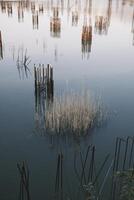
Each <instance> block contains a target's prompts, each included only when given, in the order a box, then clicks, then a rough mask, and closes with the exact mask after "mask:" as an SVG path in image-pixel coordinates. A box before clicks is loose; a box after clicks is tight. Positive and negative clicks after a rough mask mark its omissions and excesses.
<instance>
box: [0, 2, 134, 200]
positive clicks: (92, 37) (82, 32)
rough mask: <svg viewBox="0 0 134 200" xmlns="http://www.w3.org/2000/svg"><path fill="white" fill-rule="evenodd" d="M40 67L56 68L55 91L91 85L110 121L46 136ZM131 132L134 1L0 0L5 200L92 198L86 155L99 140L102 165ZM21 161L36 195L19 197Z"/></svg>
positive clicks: (0, 144)
mask: <svg viewBox="0 0 134 200" xmlns="http://www.w3.org/2000/svg"><path fill="white" fill-rule="evenodd" d="M24 62H25V64H24ZM42 64H43V65H44V66H45V67H46V66H47V64H51V66H52V67H53V82H54V86H53V87H54V88H53V90H54V91H53V92H52V93H54V96H55V95H58V94H59V93H62V92H63V93H66V92H67V91H68V90H71V91H81V90H85V89H86V90H89V91H90V93H91V96H93V98H95V99H98V98H99V99H101V100H100V101H101V104H103V107H104V110H105V112H107V117H106V120H105V122H103V123H102V124H101V125H100V126H99V127H98V126H97V127H94V128H92V129H91V130H90V131H89V133H88V134H87V135H86V136H84V135H81V136H72V135H71V134H68V135H67V134H65V135H57V134H53V135H49V134H46V133H45V131H44V130H43V128H42V124H41V123H42V120H43V119H44V116H43V114H42V109H44V108H42V102H36V95H35V88H34V85H35V82H34V66H40V65H42ZM44 101H45V100H44ZM37 104H38V105H37ZM37 107H38V109H37ZM133 135H134V1H133V0H44V1H40V0H37V1H31V0H27V1H17V0H16V1H10V0H9V1H4V0H3V1H0V199H1V200H17V199H20V200H22V199H27V200H29V199H32V200H37V199H38V200H42V199H46V200H48V199H64V200H78V199H80V200H86V199H90V198H89V197H87V196H88V195H87V194H86V192H84V191H83V189H81V185H84V184H86V183H87V182H88V181H85V182H84V178H85V176H86V174H87V173H88V172H87V173H86V172H83V171H84V170H83V171H82V169H83V165H84V161H82V158H81V156H82V155H83V157H84V156H85V155H86V151H87V148H88V146H89V145H90V144H92V145H95V147H96V158H95V160H96V163H97V164H96V165H97V167H98V169H99V167H100V166H101V164H102V163H103V161H104V159H105V157H106V156H107V154H108V153H110V156H111V158H110V159H111V160H112V155H113V153H114V146H115V141H116V138H117V137H126V136H133ZM81 152H82V153H83V154H82V153H81ZM58 155H59V157H58ZM76 157H77V159H76ZM74 160H75V161H74ZM83 160H84V158H83ZM22 161H26V163H27V165H28V168H29V173H30V178H29V185H30V186H29V190H30V197H31V198H30V197H28V196H27V190H26V198H24V196H23V195H22V194H19V193H20V190H21V193H23V189H24V190H25V188H23V187H22V188H23V189H22V188H20V187H21V186H20V182H21V181H22V179H21V176H20V175H21V173H20V172H19V170H18V168H17V163H19V164H20V165H19V166H20V168H21V163H22ZM75 162H76V163H75ZM75 165H76V168H77V170H76V169H75ZM107 165H108V166H109V164H107ZM22 168H23V167H22ZM87 168H88V167H87ZM87 171H88V169H87ZM90 171H91V169H90ZM56 174H58V175H57V176H56ZM91 176H92V175H91ZM56 177H57V178H56ZM85 179H86V178H85ZM103 179H104V177H103V176H102V177H100V180H99V181H100V183H101V181H102V180H103ZM20 180H21V181H20ZM22 185H23V183H22ZM104 190H105V191H106V189H105V188H104ZM99 191H100V192H101V190H99ZM59 193H60V194H59ZM107 195H108V194H105V195H104V197H103V198H102V199H103V200H107V199H108V196H107ZM109 199H110V198H109Z"/></svg>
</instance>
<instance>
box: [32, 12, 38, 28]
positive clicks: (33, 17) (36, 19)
mask: <svg viewBox="0 0 134 200" xmlns="http://www.w3.org/2000/svg"><path fill="white" fill-rule="evenodd" d="M32 22H33V29H38V28H39V16H38V12H35V13H33V16H32Z"/></svg>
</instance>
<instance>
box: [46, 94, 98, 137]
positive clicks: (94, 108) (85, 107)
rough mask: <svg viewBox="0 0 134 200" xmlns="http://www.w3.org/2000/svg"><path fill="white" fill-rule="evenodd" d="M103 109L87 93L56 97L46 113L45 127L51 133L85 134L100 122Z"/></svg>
mask: <svg viewBox="0 0 134 200" xmlns="http://www.w3.org/2000/svg"><path fill="white" fill-rule="evenodd" d="M100 117H101V109H100V105H99V103H93V102H92V100H91V98H90V95H89V94H88V93H85V94H83V95H81V94H74V93H73V94H69V95H62V96H60V97H56V98H55V99H54V102H53V103H52V105H51V107H49V108H48V109H47V110H46V113H45V129H46V131H48V132H51V133H58V134H59V133H60V134H64V133H70V132H71V133H73V134H76V135H84V134H87V133H88V130H89V129H90V128H92V127H93V126H95V124H96V123H97V121H98V122H99V120H100Z"/></svg>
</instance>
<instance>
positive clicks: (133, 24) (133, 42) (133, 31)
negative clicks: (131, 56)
mask: <svg viewBox="0 0 134 200" xmlns="http://www.w3.org/2000/svg"><path fill="white" fill-rule="evenodd" d="M131 31H132V34H133V41H132V44H133V45H134V10H133V16H132V29H131Z"/></svg>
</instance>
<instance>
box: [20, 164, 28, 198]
mask: <svg viewBox="0 0 134 200" xmlns="http://www.w3.org/2000/svg"><path fill="white" fill-rule="evenodd" d="M17 168H18V170H19V174H20V191H19V200H30V199H31V198H30V190H29V169H28V166H27V164H26V163H25V162H23V163H22V164H17Z"/></svg>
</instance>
